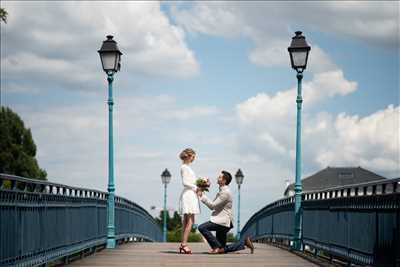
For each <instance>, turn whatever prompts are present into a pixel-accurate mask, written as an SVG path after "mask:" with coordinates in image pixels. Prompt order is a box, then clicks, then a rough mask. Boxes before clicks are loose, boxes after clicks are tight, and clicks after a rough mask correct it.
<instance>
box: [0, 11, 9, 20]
mask: <svg viewBox="0 0 400 267" xmlns="http://www.w3.org/2000/svg"><path fill="white" fill-rule="evenodd" d="M7 16H8V13H7V11H6V10H5V9H4V8H0V21H3V22H4V23H7Z"/></svg>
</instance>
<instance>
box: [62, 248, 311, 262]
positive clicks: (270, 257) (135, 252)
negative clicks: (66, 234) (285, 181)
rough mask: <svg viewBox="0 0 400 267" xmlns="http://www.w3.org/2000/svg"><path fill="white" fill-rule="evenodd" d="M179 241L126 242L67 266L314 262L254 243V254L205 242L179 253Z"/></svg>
mask: <svg viewBox="0 0 400 267" xmlns="http://www.w3.org/2000/svg"><path fill="white" fill-rule="evenodd" d="M178 245H179V244H178V243H127V244H124V245H121V246H118V247H117V248H116V249H114V250H106V249H105V250H102V251H100V252H97V253H95V254H93V255H90V256H88V257H86V258H83V259H80V260H77V261H75V262H73V263H72V264H71V265H69V266H76V267H89V266H102V267H105V266H141V267H142V266H143V267H148V266H173V267H181V266H199V267H217V266H218V267H222V266H229V267H239V266H240V267H255V266H279V267H283V266H288V267H289V266H290V267H300V266H302V267H309V266H317V265H315V264H313V263H310V262H308V261H306V260H305V259H303V258H301V257H298V256H296V255H294V254H292V253H290V252H288V251H285V250H282V249H279V248H276V247H273V246H269V245H265V244H255V246H256V249H255V251H254V254H250V250H248V249H246V250H242V251H240V252H238V253H229V254H221V255H210V254H208V250H209V247H208V246H207V245H206V244H204V243H193V244H190V246H191V247H192V250H193V254H192V255H182V254H178V250H177V248H178Z"/></svg>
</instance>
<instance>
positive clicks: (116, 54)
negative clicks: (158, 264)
mask: <svg viewBox="0 0 400 267" xmlns="http://www.w3.org/2000/svg"><path fill="white" fill-rule="evenodd" d="M97 52H99V54H100V59H101V64H102V66H103V70H104V71H105V73H106V74H107V81H108V101H107V103H108V188H107V190H108V199H107V218H108V223H107V248H115V195H114V192H115V186H114V145H113V121H112V118H113V117H112V112H113V105H114V102H113V97H112V82H113V80H114V73H116V72H117V71H119V70H120V68H121V55H122V53H121V51H119V49H118V46H117V42H116V41H114V40H113V36H112V35H107V40H105V41H103V44H102V46H101V48H100V50H99V51H97Z"/></svg>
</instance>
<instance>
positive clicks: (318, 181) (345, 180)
mask: <svg viewBox="0 0 400 267" xmlns="http://www.w3.org/2000/svg"><path fill="white" fill-rule="evenodd" d="M384 179H386V178H385V177H383V176H380V175H379V174H376V173H373V172H371V171H369V170H366V169H363V168H361V167H344V168H343V167H327V168H325V169H323V170H321V171H319V172H317V173H315V174H313V175H311V176H308V177H306V178H304V179H302V180H301V183H302V190H303V192H305V191H314V190H323V189H327V188H332V187H336V186H345V185H352V184H359V183H366V182H372V181H378V180H384ZM288 191H294V183H292V184H290V185H289V186H288V187H287V188H286V190H285V192H284V195H287V193H288Z"/></svg>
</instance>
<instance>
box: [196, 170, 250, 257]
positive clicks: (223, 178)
mask: <svg viewBox="0 0 400 267" xmlns="http://www.w3.org/2000/svg"><path fill="white" fill-rule="evenodd" d="M231 181H232V175H231V174H230V173H229V172H227V171H222V172H221V174H220V175H219V176H218V181H217V183H218V185H219V192H218V193H217V195H216V197H215V199H214V201H211V200H209V199H208V198H207V196H206V195H205V194H203V192H201V191H198V192H197V194H198V196H199V197H200V200H201V202H203V203H204V204H205V205H206V206H207V207H208V208H210V209H211V210H212V213H211V219H210V221H208V222H205V223H203V224H201V225H200V226H199V228H198V229H199V231H200V233H201V234H202V235H203V236H204V238H205V239H206V240H207V242H208V244H209V245H210V247H211V248H212V250H211V252H210V253H212V254H217V253H228V252H234V251H238V250H243V249H245V247H248V248H249V249H250V251H251V253H254V246H253V243H252V242H251V240H250V238H249V237H246V238H245V239H241V240H240V241H239V242H237V243H234V244H230V245H226V236H227V234H228V232H229V230H230V229H232V228H233V224H232V221H233V213H232V194H231V191H230V190H229V187H228V185H229V184H230V182H231ZM211 231H215V232H216V236H214V235H213V234H212V233H211Z"/></svg>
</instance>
